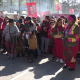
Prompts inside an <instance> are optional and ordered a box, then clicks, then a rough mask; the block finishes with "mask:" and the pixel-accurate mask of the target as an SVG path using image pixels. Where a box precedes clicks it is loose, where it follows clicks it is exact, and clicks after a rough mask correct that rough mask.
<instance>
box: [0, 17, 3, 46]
mask: <svg viewBox="0 0 80 80" xmlns="http://www.w3.org/2000/svg"><path fill="white" fill-rule="evenodd" d="M2 23H3V19H2V18H0V46H1V42H2Z"/></svg>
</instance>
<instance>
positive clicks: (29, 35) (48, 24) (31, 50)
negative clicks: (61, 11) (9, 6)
mask: <svg viewBox="0 0 80 80" xmlns="http://www.w3.org/2000/svg"><path fill="white" fill-rule="evenodd" d="M79 37H80V21H79V19H76V16H75V15H69V17H68V18H67V17H65V16H60V17H59V18H52V17H50V16H45V19H44V20H42V21H41V20H40V19H37V18H35V17H32V18H31V17H26V18H24V17H23V16H21V17H20V18H19V20H17V21H14V20H13V19H11V18H9V17H8V16H6V17H5V18H4V20H3V19H2V18H0V47H1V48H2V49H3V51H2V53H4V52H7V55H8V56H7V59H13V58H14V55H15V54H16V56H17V57H19V56H22V57H24V56H25V55H26V54H27V55H26V56H27V61H28V62H30V63H32V62H34V59H35V60H36V59H37V58H38V55H39V54H40V55H42V56H44V57H46V56H48V54H52V55H53V58H56V62H60V63H61V64H63V63H64V60H65V66H64V67H63V68H67V67H70V68H69V70H70V71H73V70H75V63H76V56H77V53H78V52H80V38H79Z"/></svg>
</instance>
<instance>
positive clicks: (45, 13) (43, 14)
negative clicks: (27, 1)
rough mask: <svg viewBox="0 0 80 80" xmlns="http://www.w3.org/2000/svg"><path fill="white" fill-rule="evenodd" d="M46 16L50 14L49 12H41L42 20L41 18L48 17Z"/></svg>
mask: <svg viewBox="0 0 80 80" xmlns="http://www.w3.org/2000/svg"><path fill="white" fill-rule="evenodd" d="M48 14H50V11H46V12H41V13H40V17H41V18H42V17H44V16H45V15H48Z"/></svg>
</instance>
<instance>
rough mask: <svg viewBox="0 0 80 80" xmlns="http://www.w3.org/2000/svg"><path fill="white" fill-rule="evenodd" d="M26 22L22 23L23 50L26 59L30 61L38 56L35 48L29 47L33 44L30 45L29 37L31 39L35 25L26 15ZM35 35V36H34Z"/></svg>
mask: <svg viewBox="0 0 80 80" xmlns="http://www.w3.org/2000/svg"><path fill="white" fill-rule="evenodd" d="M25 22H26V24H25V25H24V30H25V52H26V53H27V61H29V62H30V63H32V62H33V61H34V58H37V57H38V54H37V48H36V49H31V48H30V46H31V45H32V46H35V45H36V44H35V45H33V43H34V42H33V43H32V44H31V45H30V42H32V41H31V39H33V35H34V32H35V30H36V26H35V25H34V23H32V21H31V17H26V19H25ZM35 37H36V36H35Z"/></svg>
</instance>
